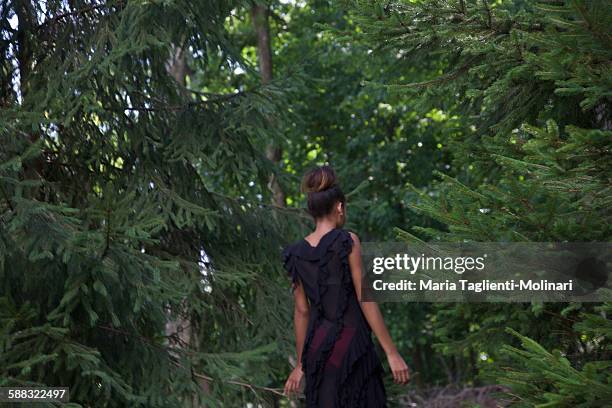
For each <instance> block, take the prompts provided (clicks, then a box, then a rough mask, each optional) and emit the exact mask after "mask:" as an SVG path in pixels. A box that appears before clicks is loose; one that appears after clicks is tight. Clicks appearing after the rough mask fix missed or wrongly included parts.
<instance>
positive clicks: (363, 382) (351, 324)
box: [283, 228, 387, 408]
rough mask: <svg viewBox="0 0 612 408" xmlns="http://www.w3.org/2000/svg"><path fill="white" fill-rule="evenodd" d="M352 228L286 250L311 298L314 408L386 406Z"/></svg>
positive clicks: (308, 374)
mask: <svg viewBox="0 0 612 408" xmlns="http://www.w3.org/2000/svg"><path fill="white" fill-rule="evenodd" d="M352 247H353V240H352V238H351V235H350V234H349V233H348V231H345V230H343V229H341V228H336V229H333V230H331V231H329V232H328V233H326V234H325V235H324V236H323V237H322V238H321V240H320V242H319V244H318V245H317V246H316V247H313V246H312V245H310V243H308V241H306V240H305V239H302V240H301V241H299V242H296V243H294V244H292V245H289V246H288V247H286V248H285V249H284V250H283V260H284V265H285V268H286V269H287V272H288V274H289V276H290V277H291V279H292V282H293V284H294V285H295V284H296V283H297V282H298V281H300V282H301V283H302V285H303V287H304V290H305V292H306V296H307V297H308V302H309V304H310V318H309V322H308V331H307V334H306V341H305V344H304V350H303V352H302V367H303V370H304V374H305V380H306V389H305V396H306V404H307V407H309V408H311V407H312V408H314V407H317V408H382V407H386V406H387V405H386V394H385V387H384V385H383V381H382V375H383V374H384V372H383V367H382V365H381V362H380V359H379V357H378V355H377V353H376V349H375V348H374V343H373V341H372V337H371V332H372V330H371V328H370V326H369V324H368V323H367V320H366V319H365V316H364V315H363V312H362V310H361V307H360V306H359V300H358V298H357V295H356V293H355V287H354V286H353V281H352V277H351V270H350V266H349V262H348V256H349V254H350V252H351V250H352Z"/></svg>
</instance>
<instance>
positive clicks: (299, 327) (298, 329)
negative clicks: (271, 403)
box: [285, 280, 310, 395]
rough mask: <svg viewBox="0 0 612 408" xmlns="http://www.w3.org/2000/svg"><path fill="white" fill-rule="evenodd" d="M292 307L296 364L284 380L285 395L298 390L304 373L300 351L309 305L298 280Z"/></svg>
mask: <svg viewBox="0 0 612 408" xmlns="http://www.w3.org/2000/svg"><path fill="white" fill-rule="evenodd" d="M293 298H294V308H293V324H294V330H295V351H296V353H297V366H296V367H295V368H294V369H293V371H292V372H291V374H290V375H289V378H288V379H287V381H286V382H285V395H291V394H292V393H295V392H298V390H299V388H300V382H301V380H302V377H303V375H304V372H303V370H302V351H303V349H304V342H305V341H306V331H307V330H308V318H309V316H310V307H309V305H308V299H307V298H306V293H305V292H304V287H303V286H302V284H301V282H300V281H299V280H298V281H297V282H296V283H295V288H294V290H293Z"/></svg>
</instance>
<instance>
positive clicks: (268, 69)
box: [251, 4, 285, 207]
mask: <svg viewBox="0 0 612 408" xmlns="http://www.w3.org/2000/svg"><path fill="white" fill-rule="evenodd" d="M269 16H270V9H269V8H268V6H266V5H263V4H255V5H253V7H252V8H251V19H252V20H253V26H254V28H255V33H256V34H257V59H258V62H259V72H260V74H261V82H262V84H264V85H265V84H268V83H269V82H270V81H271V80H272V47H271V45H270V22H269ZM266 157H267V158H268V160H270V161H271V162H272V163H274V164H278V163H279V162H280V160H281V158H282V150H281V148H280V146H278V145H276V144H275V143H274V142H270V144H269V145H268V147H267V149H266ZM268 188H269V189H270V191H271V192H272V203H274V204H275V205H277V206H279V207H284V206H285V192H284V191H283V189H282V187H281V186H280V184H279V182H278V179H277V177H276V174H274V173H272V174H271V175H270V179H269V181H268Z"/></svg>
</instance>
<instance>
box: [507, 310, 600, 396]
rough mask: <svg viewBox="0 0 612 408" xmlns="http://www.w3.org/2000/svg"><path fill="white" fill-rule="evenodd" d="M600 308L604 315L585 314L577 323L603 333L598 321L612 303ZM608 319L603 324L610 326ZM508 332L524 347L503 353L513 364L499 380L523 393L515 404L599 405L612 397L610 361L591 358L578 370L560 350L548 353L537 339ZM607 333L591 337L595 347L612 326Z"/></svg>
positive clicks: (587, 328) (584, 327)
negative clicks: (591, 359) (592, 359)
mask: <svg viewBox="0 0 612 408" xmlns="http://www.w3.org/2000/svg"><path fill="white" fill-rule="evenodd" d="M598 310H599V311H600V313H601V314H593V313H586V314H583V315H582V318H583V319H584V320H582V321H581V322H580V323H578V324H577V325H578V326H579V327H580V329H581V330H584V331H598V332H601V329H602V325H601V322H600V321H599V320H600V319H601V318H602V315H603V316H605V315H606V314H609V313H610V311H612V305H611V304H609V303H607V304H605V305H603V306H601V307H599V308H598ZM604 319H605V318H604ZM609 322H610V321H609V320H608V321H607V322H605V323H604V325H603V327H605V326H609V325H610V323H609ZM508 332H509V333H511V334H512V335H514V336H516V337H517V338H518V339H519V340H520V342H521V348H520V349H519V348H516V347H512V346H508V345H505V346H504V347H503V349H502V352H503V353H505V354H507V355H508V356H509V358H510V361H512V362H513V363H514V365H513V366H512V367H507V368H505V369H504V370H503V371H502V373H503V374H502V375H501V376H500V377H499V381H500V383H501V384H504V385H508V386H509V387H511V388H512V389H513V390H514V391H515V392H516V393H517V394H518V395H520V396H521V399H520V400H518V401H515V404H514V406H517V407H559V406H572V407H598V406H605V405H606V404H607V403H608V402H609V401H610V400H612V387H611V386H610V383H611V381H612V376H611V374H610V372H611V368H612V362H611V361H610V360H595V361H588V362H585V363H584V364H582V366H581V367H580V368H579V369H578V368H575V367H574V366H573V365H572V363H571V361H570V360H568V359H567V358H566V356H565V355H564V353H563V352H561V351H560V350H553V351H552V352H548V351H547V350H546V349H544V348H543V347H542V346H541V345H539V344H538V343H537V342H535V341H534V340H532V339H530V338H528V337H525V336H522V335H521V334H519V333H517V332H516V331H514V330H512V329H508ZM605 332H606V333H602V334H601V335H598V336H595V337H591V338H590V341H589V342H590V343H591V346H592V347H595V348H600V347H601V346H602V344H601V341H603V340H604V338H608V339H609V338H610V336H611V335H612V331H611V330H610V328H609V327H608V328H607V330H605ZM608 348H609V345H608Z"/></svg>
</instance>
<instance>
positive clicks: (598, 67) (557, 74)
mask: <svg viewBox="0 0 612 408" xmlns="http://www.w3.org/2000/svg"><path fill="white" fill-rule="evenodd" d="M348 3H349V6H350V11H351V13H353V15H354V18H355V19H356V20H357V21H358V22H359V25H360V27H361V28H362V31H363V33H362V34H359V35H358V36H356V37H355V38H356V40H361V41H366V42H367V43H368V44H370V46H371V47H372V48H376V47H378V48H385V49H394V50H402V52H403V55H404V58H405V61H406V62H407V63H411V61H414V60H418V59H419V58H422V57H425V56H428V55H433V54H435V55H438V56H439V58H440V61H442V62H443V69H442V70H441V72H438V73H434V72H432V74H431V77H430V78H428V79H426V80H424V81H421V80H419V81H418V82H409V81H395V82H394V83H390V84H387V85H388V88H389V89H392V90H394V91H396V92H399V93H405V94H407V95H412V96H413V97H414V101H415V103H416V104H419V105H424V106H425V107H432V106H436V107H439V108H440V109H442V110H443V111H445V113H446V114H448V115H454V114H457V115H461V116H463V117H464V118H466V119H468V120H467V123H466V124H465V126H464V127H459V128H457V129H456V132H454V134H451V136H450V137H449V138H448V139H447V140H446V143H445V145H446V146H447V147H448V151H449V152H451V153H452V157H453V167H454V168H455V169H456V171H457V174H455V175H449V174H444V173H442V172H439V173H438V174H439V176H440V179H439V182H438V183H436V184H434V185H432V186H429V187H427V188H416V187H414V186H413V187H412V188H411V193H409V194H407V195H406V199H407V200H408V201H409V203H410V205H412V206H413V207H414V208H415V209H417V210H419V211H421V212H422V213H423V214H427V215H429V216H430V217H432V218H434V219H436V220H438V221H440V222H441V223H443V224H445V226H446V227H445V228H429V227H426V228H419V227H418V226H417V227H414V228H412V231H411V232H409V231H406V230H404V229H402V230H399V231H398V234H399V236H400V237H401V238H403V239H406V240H408V241H410V240H414V239H430V240H441V241H452V242H461V241H463V240H470V241H608V240H610V237H611V236H612V234H611V230H610V217H611V213H610V210H609V209H610V178H609V174H610V173H611V171H612V159H611V156H610V142H609V141H610V137H611V136H612V125H611V123H612V122H611V118H610V103H611V101H610V95H611V94H610V90H611V89H612V86H611V85H612V83H611V78H612V75H611V74H612V72H611V70H612V68H611V67H612V66H611V65H610V61H611V60H612V49H611V48H610V43H611V42H610V38H611V36H612V33H611V31H610V28H611V27H612V10H611V9H610V7H609V4H607V2H601V1H596V0H594V1H589V0H576V1H540V2H535V1H533V2H532V1H521V0H512V1H496V2H493V1H487V0H484V1H480V0H478V1H476V0H474V1H469V0H456V1H435V0H431V1H428V0H424V1H408V0H406V1H397V2H369V1H360V0H357V1H350V2H348ZM431 316H432V317H431V321H432V326H433V334H432V336H433V340H432V341H434V342H437V343H438V344H437V348H438V350H440V351H442V352H443V353H444V354H446V355H450V356H455V357H456V359H458V361H460V362H462V363H465V362H466V361H467V362H469V363H468V364H470V365H471V366H472V367H474V371H475V372H476V373H478V372H480V373H481V374H482V375H481V376H480V378H486V376H485V374H489V375H491V374H492V373H491V371H493V372H494V373H493V374H492V375H493V377H497V378H499V379H503V380H504V381H505V382H506V383H508V384H510V385H511V386H512V387H513V395H515V396H517V397H518V399H519V400H523V401H526V402H525V406H531V405H530V403H534V404H535V403H544V402H547V403H548V404H549V405H546V406H570V405H571V406H574V405H573V404H574V403H575V404H582V405H576V406H602V404H604V405H605V403H606V402H607V401H609V397H606V396H607V395H609V390H610V388H611V387H612V386H611V385H610V378H609V376H606V374H604V373H605V368H606V367H609V364H610V362H609V360H610V356H609V344H610V343H609V342H610V337H609V333H607V332H606V331H605V330H601V327H602V325H609V319H610V317H609V307H608V305H605V306H602V307H599V308H596V309H595V308H594V307H593V305H587V304H583V305H581V304H571V305H566V304H545V305H542V304H537V303H533V304H521V305H513V304H498V305H477V304H458V305H444V304H440V305H435V307H434V312H433V313H432V315H431ZM575 320H579V321H581V323H579V324H572V322H573V321H575ZM505 326H507V327H511V328H512V329H514V330H515V332H518V333H521V334H520V335H519V339H520V340H521V341H522V344H523V346H524V349H523V350H524V352H519V351H518V350H519V349H518V348H514V349H513V348H506V353H499V352H498V351H497V350H496V349H497V348H498V345H499V344H501V343H508V344H513V342H514V341H515V339H516V337H514V336H511V335H510V334H509V333H506V332H505V331H504V330H503V328H504V327H505ZM552 333H561V336H560V337H559V336H554V335H553V334H552ZM594 333H597V335H595V334H594ZM529 337H530V338H533V339H534V340H536V341H537V342H539V343H540V344H541V345H543V346H544V348H541V346H539V345H538V346H536V344H537V343H536V342H534V341H533V340H531V339H529ZM552 348H554V349H557V350H558V353H562V355H565V356H567V360H565V359H561V358H557V357H554V358H553V357H550V356H552V355H550V354H547V353H548V352H546V351H544V350H546V349H552ZM508 353H510V354H508ZM478 356H482V357H483V360H482V361H480V362H479V361H477V359H476V357H478ZM541 358H544V359H545V361H547V362H548V364H543V363H541V360H539V359H541ZM478 360H480V359H478ZM589 361H592V363H588V364H586V362H589ZM458 365H460V364H458ZM502 365H508V366H509V367H508V368H506V369H505V370H504V371H503V373H502V371H500V368H501V366H502ZM491 369H493V370H491ZM464 371H466V370H464ZM467 371H468V372H469V371H471V370H467ZM511 372H515V376H514V377H512V375H511V374H509V373H511ZM526 372H528V374H525V373H526ZM521 373H522V374H521ZM564 376H568V378H566V379H564V378H563V377H564ZM536 377H539V378H541V379H542V380H541V381H532V380H533V379H535V378H536ZM478 378H479V377H478V376H474V374H472V375H468V376H467V378H465V377H464V378H462V380H463V381H465V380H470V379H471V380H474V379H478ZM508 378H514V379H517V378H518V379H519V380H520V384H519V383H517V382H516V381H515V382H510V381H506V380H507V379H508ZM489 379H490V377H489ZM570 382H571V384H570ZM591 386H596V387H599V388H598V389H605V390H606V392H601V393H593V394H592V395H589V396H588V397H587V394H589V393H590V387H591ZM573 395H574V396H575V397H574V396H573ZM606 398H607V399H606ZM589 404H590V405H589Z"/></svg>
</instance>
